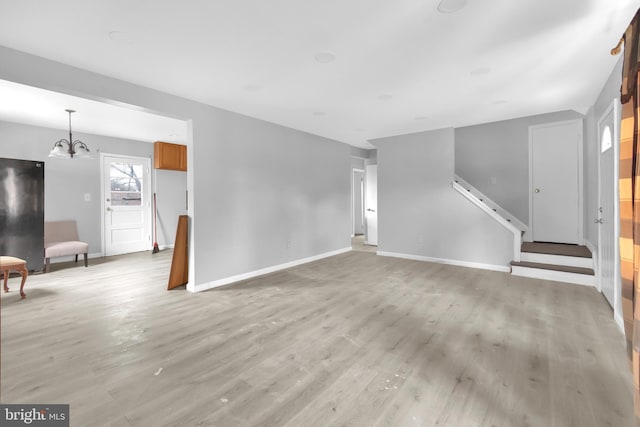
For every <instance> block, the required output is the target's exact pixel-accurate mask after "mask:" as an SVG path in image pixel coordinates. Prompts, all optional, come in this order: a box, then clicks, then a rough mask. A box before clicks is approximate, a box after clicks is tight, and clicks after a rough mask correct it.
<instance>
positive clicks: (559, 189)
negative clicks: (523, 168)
mask: <svg viewBox="0 0 640 427" xmlns="http://www.w3.org/2000/svg"><path fill="white" fill-rule="evenodd" d="M582 150H583V147H582V120H570V121H565V122H557V123H548V124H544V125H536V126H531V127H529V162H530V167H529V173H530V176H529V179H530V188H529V201H530V203H529V206H530V212H529V218H530V226H529V230H528V232H529V233H531V239H532V240H533V241H538V242H553V243H568V244H583V243H584V242H583V233H582V221H583V208H582V203H583V202H582V185H583V183H582ZM525 237H526V236H525Z"/></svg>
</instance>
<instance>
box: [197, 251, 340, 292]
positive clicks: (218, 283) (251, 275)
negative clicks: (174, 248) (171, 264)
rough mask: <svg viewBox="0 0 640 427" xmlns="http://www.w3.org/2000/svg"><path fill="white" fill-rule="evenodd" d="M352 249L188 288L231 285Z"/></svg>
mask: <svg viewBox="0 0 640 427" xmlns="http://www.w3.org/2000/svg"><path fill="white" fill-rule="evenodd" d="M351 250H352V249H351V247H348V248H342V249H337V250H335V251H330V252H325V253H322V254H319V255H314V256H310V257H307V258H302V259H298V260H295V261H290V262H286V263H284V264H278V265H274V266H271V267H266V268H261V269H260V270H255V271H249V272H247V273H241V274H236V275H235V276H229V277H225V278H223V279H218V280H214V281H212V282H206V283H201V284H198V285H195V286H194V288H193V289H192V288H190V287H189V286H187V290H188V291H189V292H202V291H206V290H208V289H213V288H217V287H220V286H225V285H230V284H232V283H236V282H239V281H241V280H247V279H252V278H254V277H258V276H263V275H265V274H269V273H274V272H276V271H279V270H284V269H287V268H292V267H296V266H298V265H301V264H307V263H309V262H313V261H317V260H320V259H323V258H329V257H332V256H336V255H340V254H343V253H346V252H350V251H351Z"/></svg>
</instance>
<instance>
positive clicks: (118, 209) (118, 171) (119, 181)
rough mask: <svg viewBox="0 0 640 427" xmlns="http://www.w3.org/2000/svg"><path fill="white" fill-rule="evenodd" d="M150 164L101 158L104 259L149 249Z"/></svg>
mask: <svg viewBox="0 0 640 427" xmlns="http://www.w3.org/2000/svg"><path fill="white" fill-rule="evenodd" d="M150 168H151V160H150V159H148V158H144V157H125V156H116V155H103V156H102V170H103V186H102V188H103V191H102V196H103V197H102V201H103V203H102V206H103V211H104V247H105V255H107V256H109V255H118V254H124V253H130V252H139V251H144V250H149V249H151V246H152V242H151V179H150V176H151V174H150Z"/></svg>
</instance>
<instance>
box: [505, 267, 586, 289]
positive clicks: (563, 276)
mask: <svg viewBox="0 0 640 427" xmlns="http://www.w3.org/2000/svg"><path fill="white" fill-rule="evenodd" d="M511 274H512V275H514V276H522V277H531V278H533V279H541V280H554V281H556V282H565V283H574V284H576V285H585V286H595V284H596V279H595V276H592V275H588V274H578V273H568V272H566V271H554V270H544V269H541V268H529V267H520V266H513V267H511Z"/></svg>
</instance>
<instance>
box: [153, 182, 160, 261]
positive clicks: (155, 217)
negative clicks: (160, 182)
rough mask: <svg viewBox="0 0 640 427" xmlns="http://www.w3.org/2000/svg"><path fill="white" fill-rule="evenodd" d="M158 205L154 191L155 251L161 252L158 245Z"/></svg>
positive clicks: (155, 252)
mask: <svg viewBox="0 0 640 427" xmlns="http://www.w3.org/2000/svg"><path fill="white" fill-rule="evenodd" d="M157 215H158V205H157V204H156V193H153V252H152V253H154V254H157V253H158V252H160V248H159V247H158V220H157Z"/></svg>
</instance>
